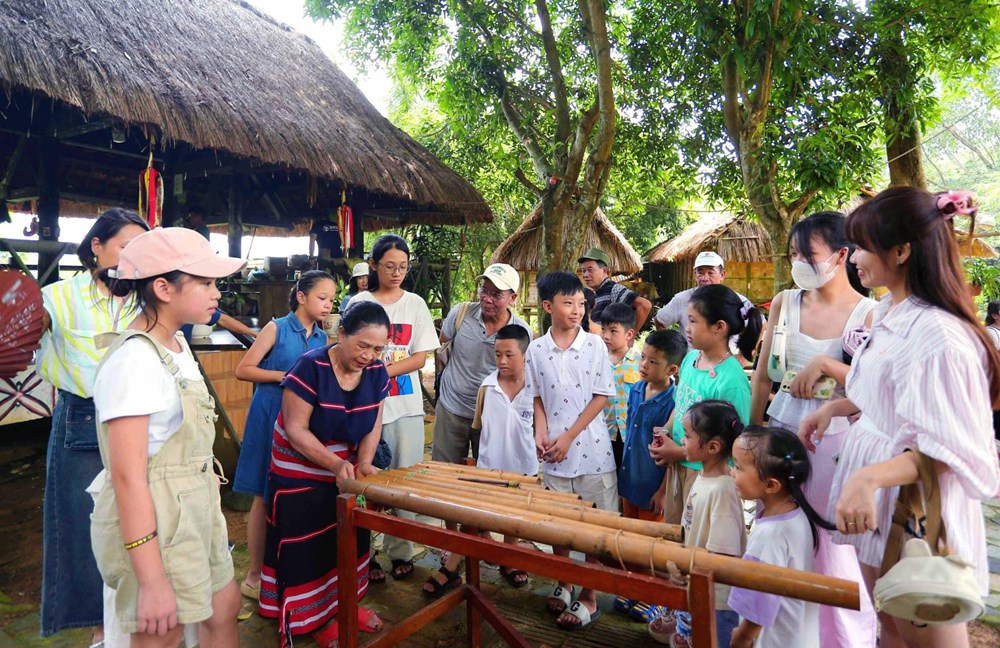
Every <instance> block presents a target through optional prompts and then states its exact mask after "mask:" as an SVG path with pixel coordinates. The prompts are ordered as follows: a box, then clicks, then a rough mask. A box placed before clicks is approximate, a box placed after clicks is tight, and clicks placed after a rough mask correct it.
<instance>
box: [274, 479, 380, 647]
mask: <svg viewBox="0 0 1000 648" xmlns="http://www.w3.org/2000/svg"><path fill="white" fill-rule="evenodd" d="M339 494H340V492H339V491H338V489H337V485H336V483H333V482H327V481H314V480H307V479H293V478H289V477H283V476H280V475H275V474H274V472H273V471H272V472H271V474H270V476H269V477H268V489H267V494H266V496H265V497H266V501H267V503H268V510H267V541H266V546H265V549H264V569H263V571H262V574H261V586H260V615H261V616H262V617H267V618H271V619H278V622H279V630H280V633H281V645H282V647H285V646H289V645H291V637H292V636H293V635H302V634H309V633H312V632H315V631H316V630H319V629H320V628H322V627H323V626H324V625H325V624H327V623H329V622H330V621H333V620H334V619H335V618H336V615H337V603H338V599H339V591H340V586H341V580H340V579H341V575H343V576H344V578H346V579H347V580H346V583H347V586H348V587H356V588H357V594H358V597H361V596H364V594H365V592H367V591H368V560H369V546H370V544H371V532H370V531H368V530H365V529H359V530H358V559H357V561H356V562H354V563H352V564H350V565H338V564H337V496H338V495H339Z"/></svg>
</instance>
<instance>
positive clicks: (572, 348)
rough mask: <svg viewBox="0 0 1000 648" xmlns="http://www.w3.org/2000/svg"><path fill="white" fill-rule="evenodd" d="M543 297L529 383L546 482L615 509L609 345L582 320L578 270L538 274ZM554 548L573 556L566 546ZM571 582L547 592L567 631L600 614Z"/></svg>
mask: <svg viewBox="0 0 1000 648" xmlns="http://www.w3.org/2000/svg"><path fill="white" fill-rule="evenodd" d="M538 296H539V299H541V302H542V308H544V309H545V312H546V313H548V314H549V315H550V316H551V317H552V326H551V327H550V328H549V331H548V333H546V334H545V335H544V336H542V337H540V338H538V339H537V340H535V341H534V342H532V343H531V344H530V345H529V346H528V353H527V357H526V360H525V362H526V365H527V370H526V372H525V386H524V389H525V391H526V392H527V393H528V394H529V395H530V396H531V397H533V398H534V401H535V402H534V407H535V416H534V420H535V448H536V450H537V452H538V457H539V458H540V459H542V460H543V461H544V482H545V486H546V487H547V488H549V489H551V490H554V491H559V492H567V493H576V494H578V495H580V496H581V497H582V498H583V499H584V500H587V501H590V502H594V503H595V504H596V505H597V507H598V508H602V509H605V510H608V511H618V477H617V474H616V468H615V459H614V455H613V454H612V450H611V438H610V437H609V436H608V430H607V426H606V425H605V423H604V417H603V416H601V414H602V412H603V410H604V406H605V405H606V404H607V402H608V397H609V396H613V395H614V394H615V386H614V382H613V380H612V369H611V362H610V361H609V359H608V349H607V347H606V346H605V345H604V342H603V341H602V340H601V338H600V337H598V336H597V335H594V334H592V333H587V332H586V331H584V330H583V329H582V328H581V326H580V322H581V321H582V320H583V314H584V307H585V299H584V294H583V284H582V283H580V280H579V279H578V278H577V276H576V275H574V274H571V273H568V272H550V273H549V274H546V275H543V276H541V277H539V279H538ZM554 552H555V553H556V554H557V555H560V556H568V555H569V549H567V548H565V547H556V548H554ZM588 560H589V561H592V562H597V560H596V559H592V558H589V557H588ZM573 589H574V588H573V586H571V585H570V584H569V583H566V582H560V583H559V585H558V587H556V589H555V590H554V591H553V592H552V595H551V596H549V599H548V608H549V610H550V611H552V612H555V613H558V614H559V618H558V619H557V620H556V623H557V624H558V625H559V627H560V628H563V629H564V630H579V629H581V628H585V627H587V626H589V625H590V624H591V623H592V622H593V621H594V620H595V619H596V618H597V617H598V616H599V615H600V610H598V608H597V593H596V592H594V590H592V589H589V588H584V589H583V590H582V591H581V592H580V596H579V598H577V600H576V601H573V602H572V604H571V603H570V601H571V600H572V595H573Z"/></svg>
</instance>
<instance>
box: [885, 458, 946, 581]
mask: <svg viewBox="0 0 1000 648" xmlns="http://www.w3.org/2000/svg"><path fill="white" fill-rule="evenodd" d="M909 452H913V453H914V456H915V457H916V458H917V474H918V477H917V481H916V483H913V484H906V485H905V486H901V487H900V489H899V497H898V498H897V499H896V508H895V510H894V511H893V513H892V524H891V525H890V529H889V537H888V538H887V540H886V545H885V553H884V554H883V555H882V566H881V567H880V568H879V576H880V577H881V576H884V575H885V573H886V572H888V571H889V569H890V568H892V566H893V565H895V564H896V563H897V562H899V559H900V556H902V553H903V545H905V544H906V541H907V540H909V539H910V538H923V539H924V540H926V541H927V544H928V545H929V546H930V548H931V551H933V552H934V553H935V554H936V555H947V554H948V553H949V552H948V549H947V542H948V537H947V534H946V533H945V529H944V524H943V522H942V519H941V488H940V487H939V485H938V480H937V467H936V466H935V464H934V459H933V458H932V457H929V456H927V455H925V454H923V453H922V452H920V451H919V450H910V451H909ZM911 521H912V522H913V525H914V526H915V527H916V528H913V526H911Z"/></svg>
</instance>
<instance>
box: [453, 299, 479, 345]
mask: <svg viewBox="0 0 1000 648" xmlns="http://www.w3.org/2000/svg"><path fill="white" fill-rule="evenodd" d="M473 303H475V302H462V304H461V305H460V306H459V307H458V315H457V316H456V317H455V336H454V337H453V338H452V339H454V338H455V337H458V329H460V328H462V324H464V323H465V315H466V313H468V312H469V308H470V307H471V306H472V304H473Z"/></svg>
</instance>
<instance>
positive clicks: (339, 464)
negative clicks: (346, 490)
mask: <svg viewBox="0 0 1000 648" xmlns="http://www.w3.org/2000/svg"><path fill="white" fill-rule="evenodd" d="M334 460H335V463H334V464H333V470H331V471H330V472H332V473H333V474H334V475H336V476H337V481H340V480H341V479H354V464H352V463H351V462H350V461H348V460H346V459H341V458H340V457H337V456H334Z"/></svg>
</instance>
